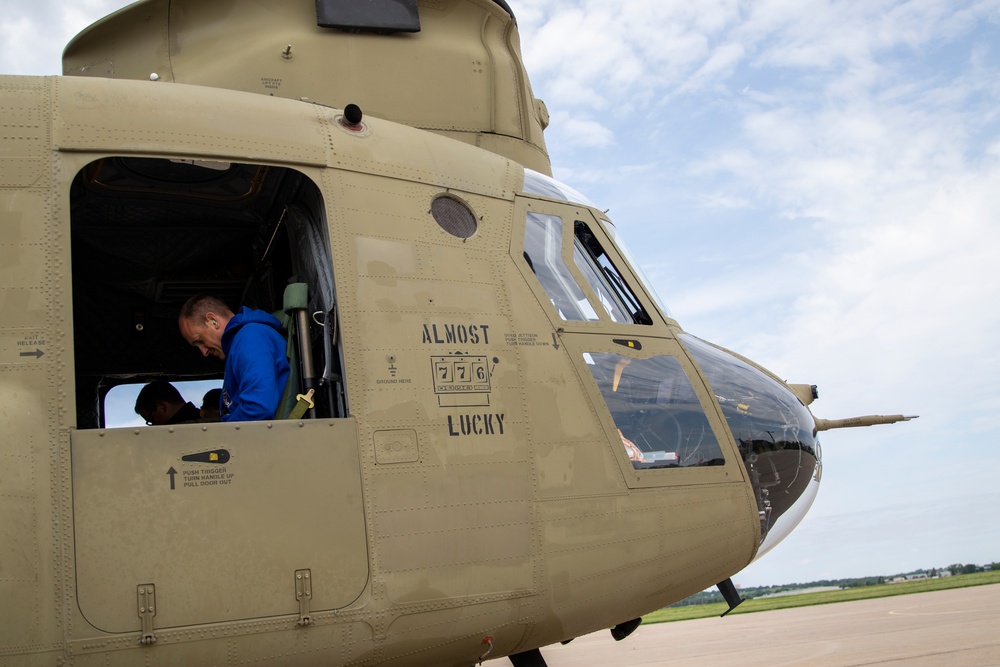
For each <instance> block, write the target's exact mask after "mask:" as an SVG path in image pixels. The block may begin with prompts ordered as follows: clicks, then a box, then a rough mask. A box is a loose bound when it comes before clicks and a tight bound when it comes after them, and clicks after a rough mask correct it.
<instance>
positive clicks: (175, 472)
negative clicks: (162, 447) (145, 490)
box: [167, 466, 177, 491]
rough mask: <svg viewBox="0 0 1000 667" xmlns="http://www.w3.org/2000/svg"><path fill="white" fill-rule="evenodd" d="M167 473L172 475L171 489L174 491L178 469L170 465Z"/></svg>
mask: <svg viewBox="0 0 1000 667" xmlns="http://www.w3.org/2000/svg"><path fill="white" fill-rule="evenodd" d="M167 474H168V475H170V490H171V491H173V490H174V475H176V474H177V471H176V470H174V467H173V466H170V470H168V471H167Z"/></svg>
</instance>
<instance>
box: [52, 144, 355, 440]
mask: <svg viewBox="0 0 1000 667" xmlns="http://www.w3.org/2000/svg"><path fill="white" fill-rule="evenodd" d="M71 230H72V253H73V255H72V260H73V332H74V346H75V359H76V362H75V365H76V368H75V371H76V373H75V375H76V396H77V426H78V428H95V427H101V426H105V425H107V424H108V419H107V417H108V415H107V406H106V405H105V401H104V397H105V395H106V394H107V392H108V390H109V389H110V388H111V387H113V386H115V385H118V384H122V383H135V382H145V381H148V380H152V379H157V378H159V379H166V380H176V381H190V380H220V379H221V377H222V364H221V363H220V362H219V361H218V360H216V359H212V358H208V359H206V358H203V357H202V356H201V355H200V354H198V353H197V351H196V350H193V349H192V348H191V347H190V346H189V345H188V344H187V343H186V342H185V341H184V340H183V338H182V337H181V336H180V333H179V332H178V329H177V316H178V313H179V310H180V307H181V305H182V304H183V303H184V302H185V301H186V300H187V299H188V298H189V297H191V296H193V295H195V294H214V295H217V296H219V297H220V298H222V299H223V301H225V302H226V303H227V304H228V305H229V306H230V308H232V310H233V311H234V312H237V311H238V310H239V309H240V307H242V306H249V307H252V308H258V309H263V310H267V311H270V312H275V311H278V312H280V311H281V310H283V294H284V290H285V287H286V285H287V284H289V283H304V284H306V285H307V289H308V302H307V304H306V308H305V311H306V315H307V318H306V327H305V328H306V332H305V334H306V335H305V336H304V337H303V341H304V342H303V346H304V347H305V348H306V349H305V351H306V352H308V354H300V355H299V363H304V362H303V359H307V360H308V359H311V360H312V363H313V367H312V368H310V369H307V368H302V369H301V371H300V372H299V373H298V374H297V375H298V377H300V378H306V377H309V376H312V377H313V378H314V380H313V382H314V384H315V388H316V390H317V395H318V398H319V399H320V400H318V401H317V402H316V405H317V408H316V410H317V412H316V414H317V415H318V416H344V415H346V414H347V400H346V396H345V393H344V388H343V384H342V382H341V367H342V357H341V353H340V350H339V348H338V345H337V332H336V327H337V318H336V290H335V284H334V279H333V268H332V262H331V258H330V244H329V240H328V238H327V223H326V206H325V203H324V201H323V198H322V195H321V193H320V191H319V188H317V187H316V185H315V183H314V182H313V181H312V180H311V179H310V178H309V177H307V176H306V175H305V174H303V173H302V172H299V171H297V170H294V169H289V168H283V167H274V166H267V165H259V164H241V163H230V162H208V161H197V160H179V159H173V160H172V159H162V158H142V157H131V156H119V157H107V158H103V159H100V160H97V161H95V162H92V163H90V164H88V165H87V166H86V167H84V168H83V169H82V170H81V171H80V172H79V173H78V174H77V176H76V178H75V179H74V181H73V185H72V190H71ZM303 382H304V380H303ZM296 389H299V387H297V388H296ZM301 389H303V390H304V386H303V387H301Z"/></svg>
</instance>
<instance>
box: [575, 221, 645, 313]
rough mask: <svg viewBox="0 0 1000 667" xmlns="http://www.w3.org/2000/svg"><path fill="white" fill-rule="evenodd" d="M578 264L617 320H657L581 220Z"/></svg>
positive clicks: (577, 226) (577, 235)
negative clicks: (651, 315) (644, 306)
mask: <svg viewBox="0 0 1000 667" xmlns="http://www.w3.org/2000/svg"><path fill="white" fill-rule="evenodd" d="M573 241H574V253H573V259H574V261H575V262H576V267H577V268H578V269H580V272H581V273H582V274H583V275H584V277H585V278H586V279H587V282H588V283H589V284H590V288H591V289H592V290H594V292H595V293H596V294H597V297H598V299H600V302H601V305H602V306H604V309H605V310H606V311H607V313H608V315H609V316H610V317H611V319H612V321H614V322H627V323H629V324H652V323H653V320H652V319H651V318H650V317H649V314H648V313H647V312H646V310H645V309H644V308H643V307H642V303H641V302H640V301H639V299H638V298H637V297H636V295H635V292H633V291H632V289H631V288H630V287H629V286H628V283H627V282H626V281H625V278H624V277H623V276H622V274H621V272H620V271H619V270H618V269H617V268H615V265H614V263H613V262H612V261H611V258H610V257H608V253H606V252H605V251H604V248H602V247H601V242H600V241H599V240H598V239H597V237H596V236H594V233H593V232H592V231H591V230H590V227H588V226H587V223H585V222H582V221H580V220H577V221H576V222H575V223H574V226H573Z"/></svg>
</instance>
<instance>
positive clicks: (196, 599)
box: [71, 419, 368, 633]
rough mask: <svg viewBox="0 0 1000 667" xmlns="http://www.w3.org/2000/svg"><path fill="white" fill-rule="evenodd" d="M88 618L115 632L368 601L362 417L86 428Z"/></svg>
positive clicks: (76, 477) (76, 446) (80, 553)
mask: <svg viewBox="0 0 1000 667" xmlns="http://www.w3.org/2000/svg"><path fill="white" fill-rule="evenodd" d="M71 442H72V450H73V508H74V529H75V538H76V539H75V543H76V544H75V546H76V551H75V556H76V570H77V594H78V598H79V606H80V610H81V612H82V613H83V615H84V617H85V618H86V619H87V620H88V621H89V622H90V624H91V625H93V626H94V627H96V628H98V629H100V630H103V631H105V632H114V633H122V632H139V631H140V630H142V624H143V622H144V620H143V619H142V618H141V617H140V614H139V613H138V611H137V606H141V605H138V603H137V597H136V595H137V593H136V591H137V587H138V586H141V585H151V586H153V587H154V588H155V600H156V603H155V607H154V611H155V615H150V616H151V618H149V619H147V620H149V621H150V622H151V623H152V625H153V627H154V628H169V627H178V626H187V625H195V624H202V623H215V622H221V621H235V620H242V619H251V618H262V617H269V616H280V615H291V614H296V615H297V614H299V613H300V609H301V607H300V602H299V600H298V599H297V597H296V595H297V594H296V591H297V589H298V588H301V582H299V585H297V581H298V580H297V578H296V573H297V572H298V573H299V574H301V572H302V571H305V570H308V571H309V573H310V575H311V576H310V578H311V591H310V593H311V599H310V600H309V610H310V611H311V612H312V613H315V612H318V611H322V610H331V609H338V608H342V607H345V606H347V605H349V604H351V603H352V602H353V601H355V600H356V599H357V598H358V597H359V596H360V594H361V592H362V591H363V590H364V587H365V585H366V582H367V579H368V552H367V544H366V534H365V524H364V511H363V503H362V491H361V470H360V462H359V455H358V445H357V426H356V423H355V422H354V420H353V419H339V420H322V421H303V422H296V421H284V422H282V421H276V422H256V423H240V424H218V423H217V424H185V425H180V426H171V427H167V426H153V427H144V428H122V429H108V430H86V431H75V432H73V434H72V439H71Z"/></svg>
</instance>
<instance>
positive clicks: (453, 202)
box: [431, 197, 476, 239]
mask: <svg viewBox="0 0 1000 667" xmlns="http://www.w3.org/2000/svg"><path fill="white" fill-rule="evenodd" d="M431 215H432V216H434V220H435V221H436V222H437V223H438V224H439V225H441V229H443V230H444V231H446V232H448V233H449V234H451V235H452V236H457V237H458V238H460V239H467V238H469V237H470V236H472V235H473V234H475V233H476V215H475V214H474V213H473V212H472V211H471V210H470V209H469V207H468V206H467V205H466V204H465V203H464V202H460V201H459V200H457V199H453V198H451V197H438V198H437V199H435V200H434V201H433V202H432V203H431Z"/></svg>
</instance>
